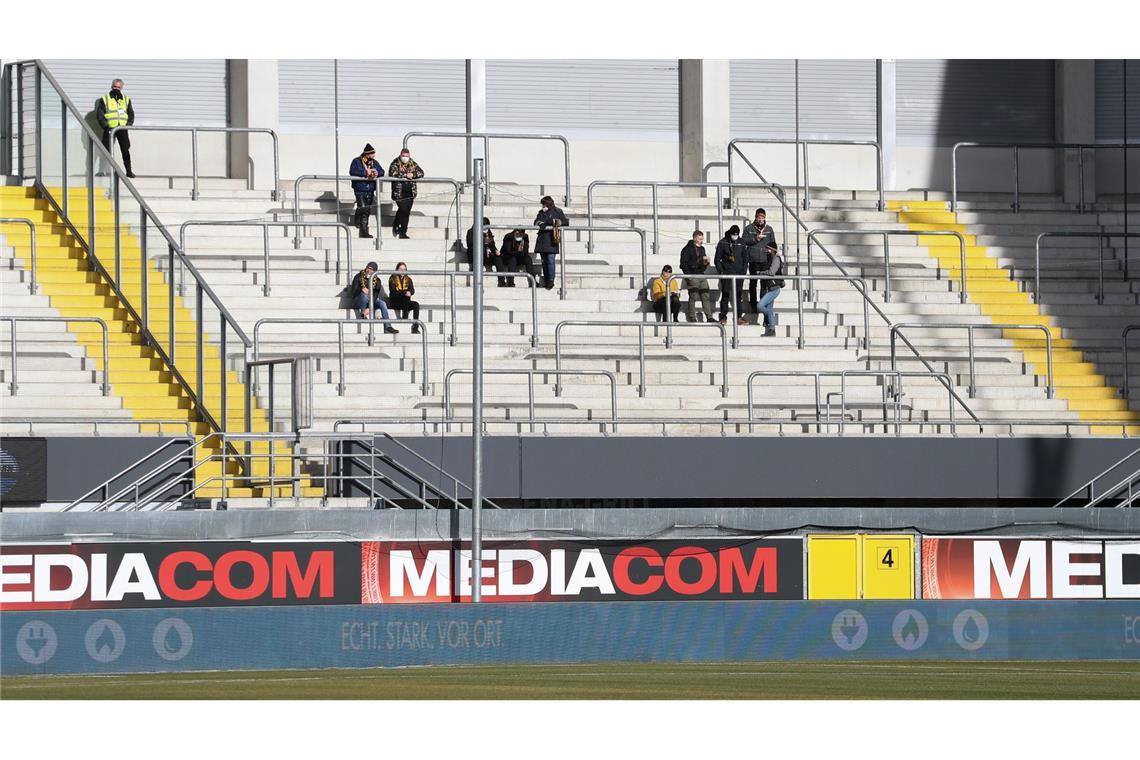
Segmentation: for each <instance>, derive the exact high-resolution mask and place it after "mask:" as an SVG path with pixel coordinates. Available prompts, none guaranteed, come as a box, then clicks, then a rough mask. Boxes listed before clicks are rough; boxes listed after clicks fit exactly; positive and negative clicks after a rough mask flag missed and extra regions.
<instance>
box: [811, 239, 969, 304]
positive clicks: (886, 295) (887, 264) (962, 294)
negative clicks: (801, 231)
mask: <svg viewBox="0 0 1140 760" xmlns="http://www.w3.org/2000/svg"><path fill="white" fill-rule="evenodd" d="M820 235H882V237H883V265H884V270H885V280H886V284H885V285H884V288H885V290H884V291H883V300H884V301H885V302H887V303H890V302H891V243H890V240H891V238H892V237H899V236H903V235H905V236H908V237H919V236H921V235H938V236H943V237H953V238H957V240H958V255H959V259H960V261H961V264H960V269H961V271H960V272H959V275H958V277H959V287H958V290H959V299H960V300H961V302H962V303H966V238H965V236H963V235H962V233H961V232H957V231H954V230H930V231H927V232H919V231H916V230H883V229H869V230H865V229H850V230H836V229H814V230H811V231H809V232H808V235H807V268H808V275H809V277H810V275H811V274H812V257H811V249H812V244H813V243H814V244H816V245H819V236H820ZM811 292H812V285H811V281H810V280H809V281H808V287H807V293H808V295H807V297H808V299H809V300H810V299H811Z"/></svg>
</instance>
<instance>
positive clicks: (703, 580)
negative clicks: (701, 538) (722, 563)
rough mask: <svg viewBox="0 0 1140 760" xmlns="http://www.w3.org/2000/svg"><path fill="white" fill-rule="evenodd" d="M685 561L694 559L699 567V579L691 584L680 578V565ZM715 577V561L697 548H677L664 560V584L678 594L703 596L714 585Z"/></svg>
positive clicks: (703, 550)
mask: <svg viewBox="0 0 1140 760" xmlns="http://www.w3.org/2000/svg"><path fill="white" fill-rule="evenodd" d="M687 559H695V560H696V561H697V562H699V563H700V565H701V577H700V578H698V579H697V580H696V581H695V582H693V583H689V582H688V581H686V580H685V579H684V578H682V577H681V564H682V563H683V562H684V561H685V560H687ZM716 575H717V571H716V559H714V558H713V555H712V554H711V553H710V552H709V551H708V550H707V549H702V548H701V547H699V546H680V547H677V548H676V549H674V550H673V551H672V552H670V553H669V556H668V557H667V558H666V559H665V582H666V583H668V584H669V588H671V589H673V590H674V591H676V592H677V593H678V594H688V595H692V596H696V595H698V594H703V593H705V592H706V591H708V590H709V589H711V588H712V587H713V586H714V585H715V584H716Z"/></svg>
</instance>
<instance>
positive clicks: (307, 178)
mask: <svg viewBox="0 0 1140 760" xmlns="http://www.w3.org/2000/svg"><path fill="white" fill-rule="evenodd" d="M305 182H376V183H377V186H376V192H377V194H379V191H380V185H382V184H392V183H394V182H422V183H426V184H429V185H431V184H435V185H451V188H452V190H453V192H454V195H455V245H457V246H462V245H463V239H462V238H461V237H460V234H461V232H460V230H462V229H463V208H462V204H460V202H459V196H460V194H461V193H462V190H463V183H461V182H459V181H457V180H454V179H451V178H450V177H420V178H419V179H416V180H411V179H404V178H402V177H354V176H352V175H351V174H302V175H301V176H299V177H297V179H295V180H293V221H294V222H302V220H303V218H304V217H303V216H302V214H301V185H302V183H305ZM373 208H374V212H375V215H376V236H375V241H374V244H375V246H376V250H378V251H379V250H380V249H381V248H382V247H383V245H384V243H383V237H384V236H383V229H384V223H383V221H382V220H381V218H380V199H379V198H377V199H376V203H375V205H374V206H373ZM340 213H341V209H340V207H339V206H338V207H337V209H336V214H337V219H338V220H339V219H340ZM300 226H302V227H303V226H304V224H301V225H300ZM293 247H294V248H300V247H301V232H300V227H298V230H297V237H295V238H294V239H293Z"/></svg>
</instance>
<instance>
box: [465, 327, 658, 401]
mask: <svg viewBox="0 0 1140 760" xmlns="http://www.w3.org/2000/svg"><path fill="white" fill-rule="evenodd" d="M638 324H640V323H638ZM473 374H475V370H473V369H466V368H459V367H457V368H455V369H451V370H448V372H447V374H446V375H444V378H443V409H444V416H445V417H446V418H448V419H451V418H452V417H454V416H455V413H454V410H453V409H452V406H451V377H452V375H473ZM483 374H484V375H526V376H527V402H528V403H527V407H528V409H529V413H530V417H529V419H528V422H531V423H534V422H536V421H537V420H536V419H535V416H534V376H535V375H554V376H555V377H556V378H559V377H562V376H563V375H598V376H602V377H608V378H609V380H610V420H609V421H613V420H617V377H616V376H615V375H614V373H613V372H610V371H609V370H608V369H561V368H559V369H535V368H533V367H527V368H526V369H484V370H483ZM554 395H555V396H560V395H562V393H561V388H560V385H559V382H558V380H555V385H554Z"/></svg>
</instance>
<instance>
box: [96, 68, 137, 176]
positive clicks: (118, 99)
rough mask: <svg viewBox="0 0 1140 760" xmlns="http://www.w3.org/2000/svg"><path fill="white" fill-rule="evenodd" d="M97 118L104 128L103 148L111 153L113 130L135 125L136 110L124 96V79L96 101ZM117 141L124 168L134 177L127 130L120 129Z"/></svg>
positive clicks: (127, 97)
mask: <svg viewBox="0 0 1140 760" xmlns="http://www.w3.org/2000/svg"><path fill="white" fill-rule="evenodd" d="M95 116H96V117H97V118H98V120H99V126H100V127H102V128H103V147H105V148H106V149H107V150H108V151H111V130H112V129H114V128H115V127H129V126H131V125H133V124H134V123H135V109H134V106H133V105H132V104H131V99H130V97H129V96H127V95H124V94H123V80H122V79H116V80H115V81H113V82H111V91H110V92H108V93H107V94H106V95H104V96H103V97H101V98H99V99H98V100H96V101H95ZM115 141H116V142H118V143H119V150H120V151H121V152H122V154H123V167H124V168H125V169H126V170H127V176H128V177H134V176H135V173H134V172H133V171H131V138H130V137H129V136H128V135H127V130H125V129H120V130H119V131H118V132H116V133H115Z"/></svg>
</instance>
